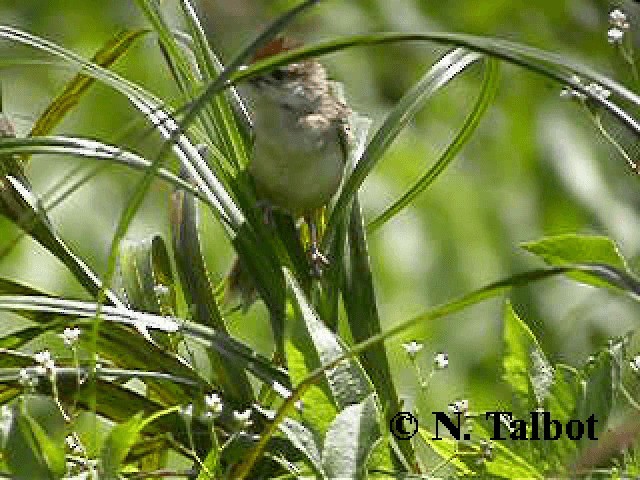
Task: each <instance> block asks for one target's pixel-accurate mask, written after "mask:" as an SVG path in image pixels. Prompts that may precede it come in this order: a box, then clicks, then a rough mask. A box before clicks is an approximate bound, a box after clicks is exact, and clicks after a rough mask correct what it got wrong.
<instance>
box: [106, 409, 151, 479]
mask: <svg viewBox="0 0 640 480" xmlns="http://www.w3.org/2000/svg"><path fill="white" fill-rule="evenodd" d="M143 426H144V421H143V414H142V412H139V413H137V414H135V415H134V416H133V417H132V418H131V419H129V420H128V421H126V422H123V423H120V424H118V425H116V426H115V427H113V429H112V430H111V432H110V433H109V435H108V436H107V438H106V439H105V442H104V445H103V446H102V450H101V452H100V465H101V467H102V475H104V477H105V478H118V477H119V475H118V474H119V473H120V470H121V469H122V466H123V464H124V461H125V458H126V457H127V454H128V453H129V450H131V447H133V444H134V443H135V442H136V440H137V439H138V435H139V433H140V431H141V430H142V428H143Z"/></svg>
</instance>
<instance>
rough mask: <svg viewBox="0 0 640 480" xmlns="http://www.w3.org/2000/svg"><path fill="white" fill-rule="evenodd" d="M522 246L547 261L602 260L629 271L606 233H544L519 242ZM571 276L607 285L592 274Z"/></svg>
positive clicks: (583, 261) (592, 261) (556, 263)
mask: <svg viewBox="0 0 640 480" xmlns="http://www.w3.org/2000/svg"><path fill="white" fill-rule="evenodd" d="M521 247H522V248H524V249H525V250H527V251H529V252H531V253H534V254H536V255H538V256H539V257H541V258H542V259H543V260H544V261H545V262H546V263H548V264H549V265H566V264H577V263H594V264H605V265H611V266H613V267H616V268H618V269H620V270H622V271H624V272H626V273H627V274H629V275H631V273H630V271H629V267H628V266H627V263H626V262H625V260H624V258H623V257H622V255H621V254H620V251H619V250H618V247H617V246H616V244H615V243H614V242H613V241H612V240H611V239H610V238H608V237H601V236H595V235H577V234H573V233H570V234H565V235H558V236H554V237H545V238H543V239H541V240H537V241H533V242H526V243H523V244H521ZM571 277H572V278H574V279H575V280H578V281H580V282H582V283H586V284H587V285H593V286H596V287H602V286H608V287H610V288H612V285H611V284H610V283H609V282H606V281H604V280H602V279H600V278H598V277H594V276H593V275H588V274H583V273H575V274H571Z"/></svg>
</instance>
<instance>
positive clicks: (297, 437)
mask: <svg viewBox="0 0 640 480" xmlns="http://www.w3.org/2000/svg"><path fill="white" fill-rule="evenodd" d="M310 405H314V406H313V408H315V404H313V403H311V404H310ZM279 428H280V431H281V432H282V433H283V434H284V435H285V436H286V437H287V438H288V439H289V441H290V442H291V444H292V445H293V446H294V447H296V448H297V449H298V450H299V451H300V452H301V453H302V454H303V455H304V456H305V458H306V459H307V461H308V462H309V464H310V465H311V467H312V468H313V470H314V472H315V474H316V475H317V476H318V477H319V478H326V474H325V472H324V469H323V467H322V458H321V454H320V446H319V444H318V443H319V442H318V440H317V438H316V436H315V435H314V433H313V432H312V431H311V430H309V429H308V428H306V427H305V426H304V425H302V424H301V423H300V422H297V421H296V420H293V419H291V418H285V419H284V420H283V421H282V423H280V425H279Z"/></svg>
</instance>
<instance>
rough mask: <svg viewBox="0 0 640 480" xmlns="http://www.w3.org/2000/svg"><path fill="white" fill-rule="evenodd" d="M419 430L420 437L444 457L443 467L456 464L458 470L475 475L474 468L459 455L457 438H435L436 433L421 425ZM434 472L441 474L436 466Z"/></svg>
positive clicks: (464, 473)
mask: <svg viewBox="0 0 640 480" xmlns="http://www.w3.org/2000/svg"><path fill="white" fill-rule="evenodd" d="M418 432H420V438H421V439H422V440H424V442H425V443H426V444H427V445H429V447H430V448H431V449H432V450H433V451H434V452H435V453H436V454H438V456H439V457H440V458H442V460H443V462H442V463H441V464H440V466H441V467H443V466H444V465H446V464H449V465H452V466H454V467H455V468H456V470H457V471H458V472H459V473H461V474H463V475H468V476H471V475H473V470H471V469H470V468H469V467H468V466H467V464H466V463H464V462H463V461H462V460H460V458H459V456H458V441H457V440H454V439H452V438H446V437H443V438H442V440H433V439H434V438H435V435H434V434H433V433H431V432H430V431H429V430H427V429H426V428H423V427H419V428H418ZM433 473H434V474H439V473H440V472H439V469H435V468H434V469H433Z"/></svg>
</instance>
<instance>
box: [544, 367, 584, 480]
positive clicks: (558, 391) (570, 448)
mask: <svg viewBox="0 0 640 480" xmlns="http://www.w3.org/2000/svg"><path fill="white" fill-rule="evenodd" d="M581 381H582V378H581V376H580V375H579V374H578V373H577V372H576V371H575V370H574V369H572V368H570V367H567V366H566V365H562V364H559V365H556V368H555V371H554V372H553V384H552V385H551V389H550V390H549V396H548V397H547V400H546V405H545V407H544V410H545V411H548V412H550V413H551V418H553V419H555V420H559V421H560V423H561V424H562V425H566V424H567V422H569V421H570V420H573V419H580V421H582V422H584V421H585V420H586V417H577V416H576V415H577V411H576V407H577V404H578V401H579V398H580V396H581V390H582V385H581ZM548 443H550V444H551V445H550V448H548V449H547V450H546V452H547V455H545V460H546V464H547V465H549V466H550V469H551V470H553V471H560V470H562V469H563V468H566V466H567V465H569V464H570V463H571V462H573V460H574V459H575V453H576V452H577V450H578V446H579V443H578V442H576V441H574V440H571V439H570V438H569V437H568V436H567V435H566V432H563V435H561V436H560V438H559V439H558V440H553V441H550V442H548Z"/></svg>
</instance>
